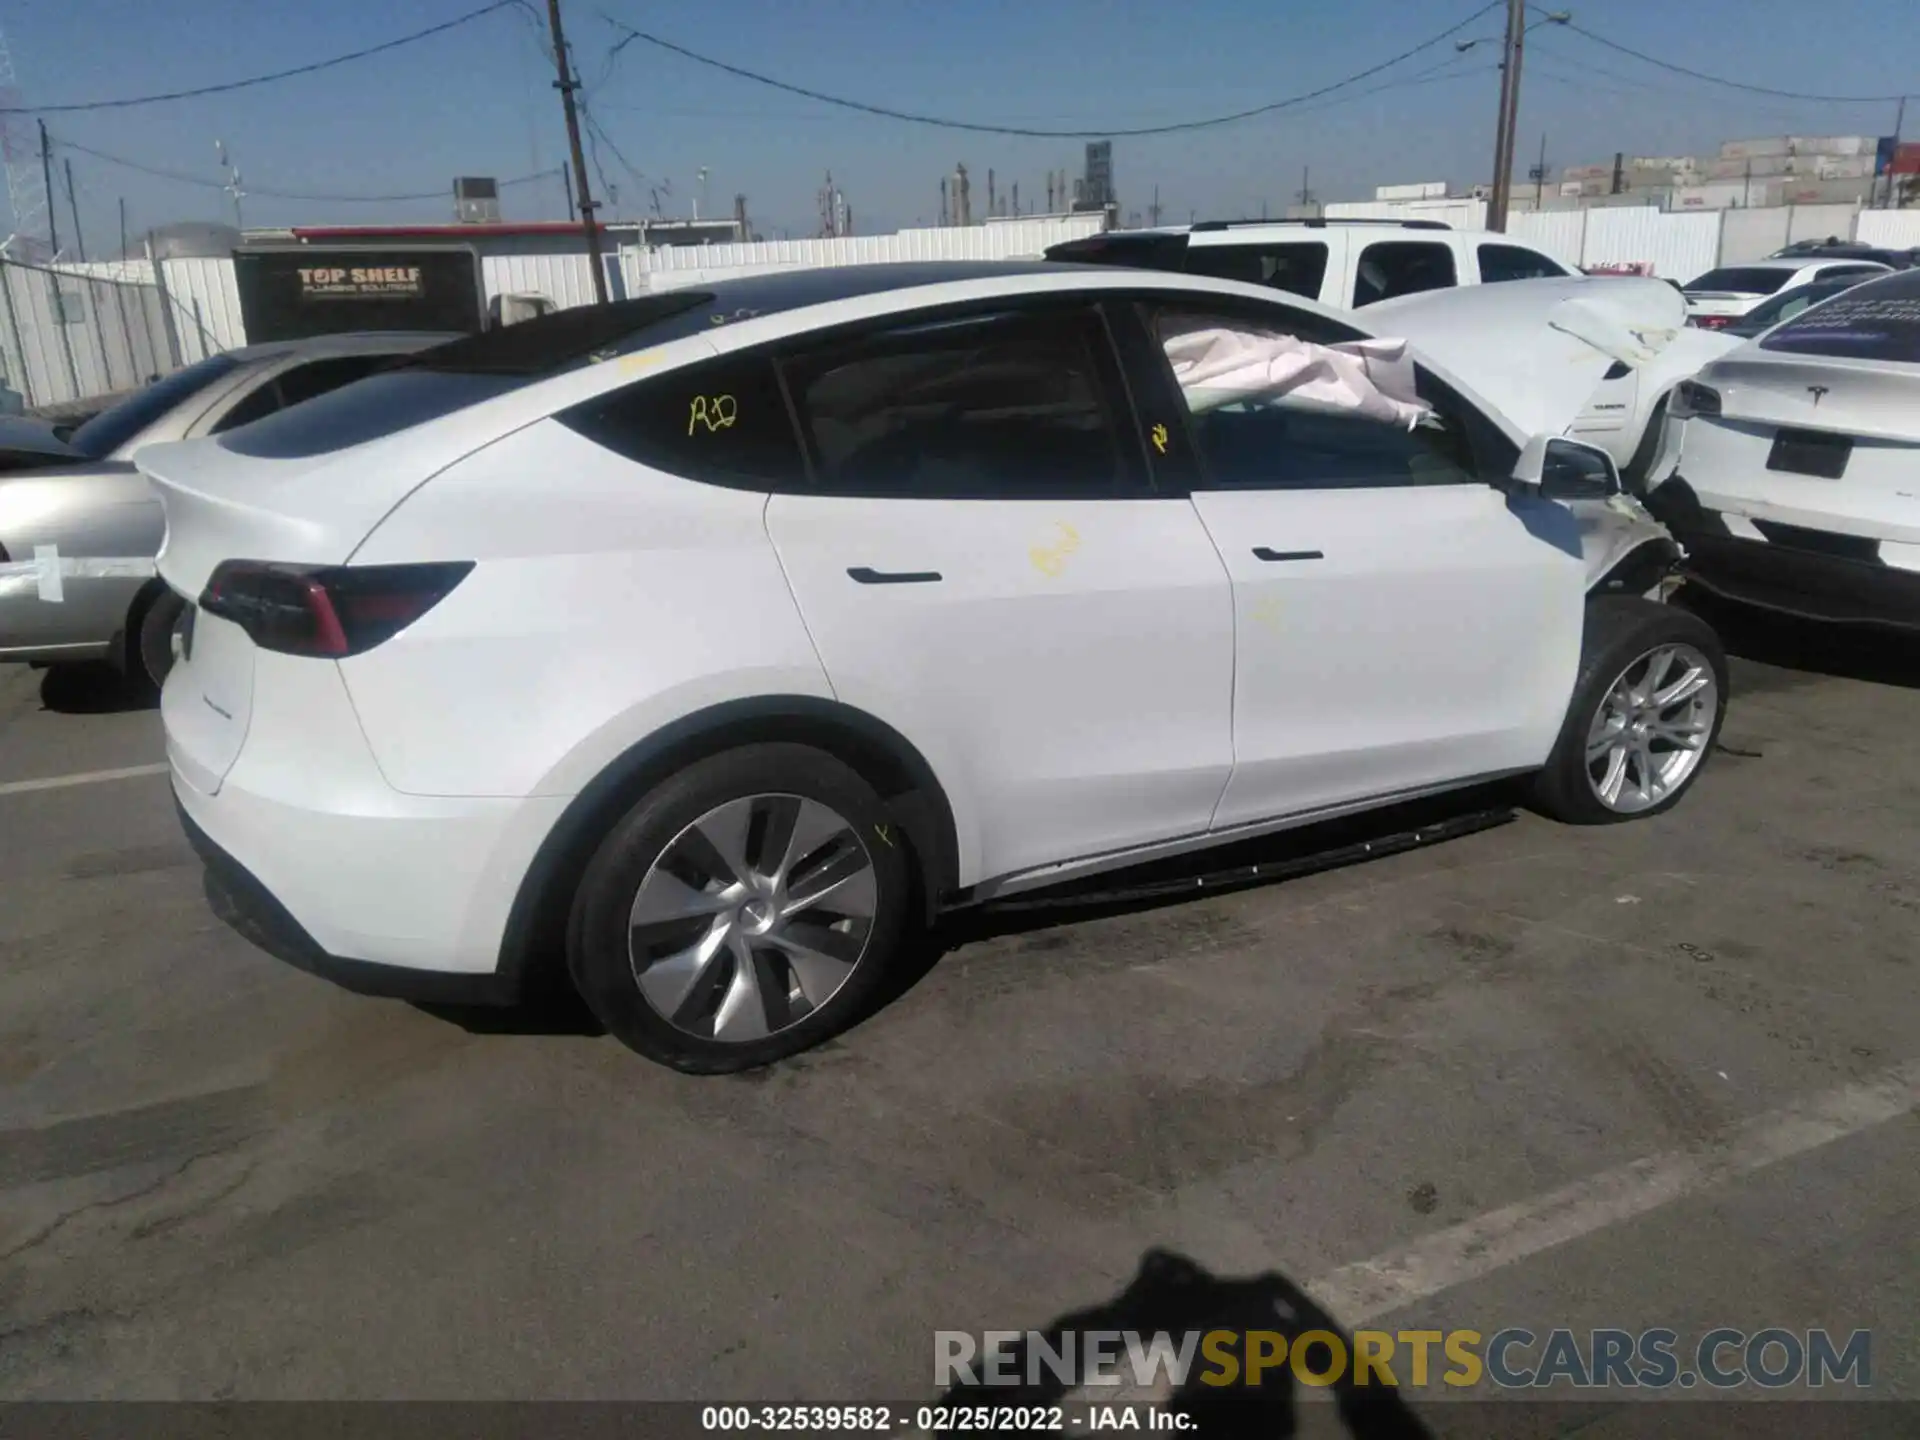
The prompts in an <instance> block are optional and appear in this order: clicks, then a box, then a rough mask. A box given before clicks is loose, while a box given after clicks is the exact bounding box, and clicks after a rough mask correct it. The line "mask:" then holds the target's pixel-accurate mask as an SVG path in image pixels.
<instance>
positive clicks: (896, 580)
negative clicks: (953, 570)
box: [847, 565, 940, 585]
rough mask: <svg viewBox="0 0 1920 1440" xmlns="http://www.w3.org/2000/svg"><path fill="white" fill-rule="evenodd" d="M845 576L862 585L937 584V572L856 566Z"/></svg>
mask: <svg viewBox="0 0 1920 1440" xmlns="http://www.w3.org/2000/svg"><path fill="white" fill-rule="evenodd" d="M847 574H848V575H850V576H852V577H853V578H854V579H855V580H857V581H859V582H860V583H861V584H862V585H933V584H936V583H938V581H939V579H940V572H939V571H938V570H870V569H868V568H867V567H866V566H865V565H856V566H854V567H853V568H852V569H851V570H849V571H847Z"/></svg>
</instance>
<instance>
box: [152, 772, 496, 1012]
mask: <svg viewBox="0 0 1920 1440" xmlns="http://www.w3.org/2000/svg"><path fill="white" fill-rule="evenodd" d="M174 809H175V810H176V812H177V813H178V814H179V816H180V828H181V829H182V830H184V831H186V834H187V841H188V843H189V844H191V845H192V846H193V848H194V851H195V853H197V854H198V855H199V856H200V860H201V863H202V864H204V865H205V866H206V872H207V886H206V888H207V901H208V904H209V905H211V906H212V908H213V913H214V915H215V917H216V918H217V919H219V920H220V921H221V922H222V923H223V924H225V925H226V926H228V927H229V928H230V929H232V930H233V931H235V932H236V933H237V934H239V935H240V936H241V937H242V938H243V939H245V940H246V941H248V942H249V943H250V944H252V945H253V946H255V947H256V948H258V949H260V950H264V951H265V952H266V953H267V954H269V955H271V956H273V957H274V959H276V960H281V961H284V962H285V963H286V964H288V965H291V966H293V967H294V968H295V969H298V970H304V971H306V972H307V973H308V974H309V975H317V976H319V977H320V978H321V979H323V980H330V981H332V982H333V983H334V984H336V985H338V986H340V987H341V988H342V989H343V990H351V991H353V992H354V993H355V994H358V995H377V996H382V997H385V998H387V999H393V1000H417V1001H422V1002H425V1003H428V1004H439V1005H496V1006H497V1005H511V1004H513V1003H514V1001H515V1000H517V999H518V998H519V983H518V981H519V977H518V976H515V975H510V974H506V973H503V972H500V971H495V972H493V973H492V974H467V973H461V972H457V971H446V970H415V969H411V968H409V967H407V966H404V965H383V964H380V963H378V962H376V961H371V960H355V959H351V958H349V957H347V956H344V955H334V954H332V953H330V952H329V951H327V950H326V949H324V948H323V947H322V946H321V944H320V942H319V941H318V940H315V939H314V938H313V936H312V935H311V934H309V933H308V932H307V930H306V928H305V927H304V926H303V925H301V923H300V922H299V921H298V920H296V919H294V917H293V914H292V912H291V911H289V910H288V909H287V907H286V906H284V905H282V904H281V903H280V902H279V901H278V900H277V899H275V898H274V895H273V892H272V891H270V890H268V889H267V887H266V886H265V885H263V884H261V883H260V881H259V880H258V878H256V877H255V876H254V874H253V872H252V871H250V870H248V869H247V867H246V866H244V865H242V864H241V863H240V862H239V861H238V860H236V859H234V858H233V856H231V855H229V854H228V853H227V852H226V851H225V850H222V849H221V848H220V847H219V846H218V845H216V844H215V843H214V841H213V838H212V837H211V836H209V835H208V834H207V832H206V831H205V830H203V829H201V828H200V826H199V825H198V824H196V823H195V822H194V819H193V817H192V816H191V815H189V814H188V813H187V809H186V806H185V805H183V804H181V803H180V799H179V796H178V794H177V793H176V795H175V797H174Z"/></svg>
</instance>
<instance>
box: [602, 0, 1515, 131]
mask: <svg viewBox="0 0 1920 1440" xmlns="http://www.w3.org/2000/svg"><path fill="white" fill-rule="evenodd" d="M1500 3H1501V0H1491V3H1489V4H1486V5H1482V6H1481V7H1480V8H1479V9H1478V10H1476V11H1474V12H1473V13H1472V14H1471V15H1469V16H1467V18H1466V19H1464V20H1462V21H1460V22H1459V23H1458V24H1456V25H1450V26H1448V27H1447V28H1446V29H1445V30H1442V31H1441V32H1440V33H1439V34H1438V35H1435V36H1433V37H1432V38H1431V39H1429V40H1423V41H1421V42H1420V43H1419V44H1418V45H1415V46H1414V47H1413V48H1412V49H1409V50H1403V51H1401V52H1400V53H1399V54H1398V55H1395V56H1394V57H1393V58H1392V59H1389V60H1382V61H1381V62H1380V63H1379V64H1377V65H1370V66H1368V67H1367V68H1366V69H1364V70H1360V71H1356V72H1355V73H1354V74H1352V75H1349V76H1347V77H1346V78H1344V79H1341V80H1335V81H1333V82H1332V83H1331V84H1328V85H1322V86H1321V87H1320V88H1319V89H1317V90H1309V91H1307V92H1305V93H1304V94H1300V95H1290V96H1288V97H1287V98H1286V99H1284V100H1274V101H1271V102H1269V103H1268V104H1265V105H1256V106H1254V107H1252V108H1251V109H1248V110H1236V111H1234V112H1233V113H1232V114H1229V115H1215V116H1211V117H1209V118H1207V119H1204V120H1183V121H1179V122H1178V123H1175V124H1171V125H1141V126H1134V127H1131V128H1111V129H1097V130H1095V129H1089V130H1041V129H1033V128H1029V127H1026V126H1019V125H988V124H984V123H981V122H977V121H971V120H952V119H948V118H945V117H943V116H938V115H920V114H916V113H914V112H913V111H909V110H894V109H891V108H890V107H888V106H885V105H873V104H869V103H868V102H866V101H864V100H852V99H848V98H847V97H846V96H843V95H829V94H826V93H825V92H823V91H819V90H810V89H808V88H807V87H806V86H804V85H794V84H790V83H788V82H787V81H785V80H776V79H774V78H773V77H772V76H770V75H762V74H760V73H758V72H757V71H753V70H747V69H744V68H742V67H741V66H738V65H730V64H728V63H727V62H726V61H724V60H716V59H714V58H713V57H712V56H710V55H702V54H700V53H699V52H697V51H694V50H689V49H687V48H686V46H684V45H676V44H675V43H674V42H673V41H671V40H664V39H662V38H661V37H660V36H658V35H653V34H649V33H648V32H647V31H645V30H636V29H634V28H633V27H632V26H631V25H628V24H626V23H625V22H624V21H620V20H616V19H614V18H613V17H612V16H611V15H606V14H605V12H602V15H603V18H605V19H606V21H607V23H608V24H610V25H612V26H613V27H614V28H615V29H617V30H623V31H625V32H626V35H625V38H623V39H622V40H620V41H619V43H617V44H616V45H614V46H613V48H612V49H611V50H609V51H608V53H607V73H608V74H611V73H612V67H613V62H614V60H615V58H616V57H618V56H619V54H620V52H621V51H622V50H624V49H626V47H627V46H628V45H630V44H632V43H633V42H634V41H636V40H639V41H643V42H644V43H646V44H648V45H652V46H654V47H655V48H657V49H660V50H665V51H668V52H669V53H671V54H674V55H678V56H680V57H682V58H683V59H686V60H691V61H693V62H694V63H695V64H697V65H705V66H707V67H708V68H709V69H713V70H719V71H723V72H724V73H726V74H728V75H733V76H736V77H738V78H739V79H742V80H751V81H753V82H754V83H755V84H756V85H765V86H768V87H770V88H772V89H774V90H783V91H785V92H786V93H787V94H789V95H799V96H802V97H803V98H805V99H808V100H817V101H819V102H821V103H822V104H825V105H837V106H839V107H840V108H841V109H843V110H857V111H859V112H860V113H862V114H865V115H877V116H879V117H880V118H882V119H886V120H904V121H907V122H908V123H910V124H915V125H932V126H935V127H937V128H939V129H942V130H966V131H971V132H973V133H975V134H982V135H1018V136H1022V137H1026V138H1029V139H1037V140H1100V139H1133V138H1138V137H1140V136H1145V135H1172V134H1176V133H1179V132H1182V131H1188V130H1206V129H1211V128H1213V127H1215V126H1220V125H1232V124H1234V123H1235V122H1237V121H1241V120H1250V119H1252V118H1253V117H1255V116H1256V115H1270V114H1272V113H1273V112H1275V111H1277V110H1289V109H1292V108H1293V107H1295V106H1298V105H1304V104H1305V103H1306V102H1307V101H1309V100H1318V99H1319V98H1320V97H1321V96H1323V95H1330V94H1332V93H1333V92H1334V91H1336V90H1344V89H1346V87H1347V86H1349V85H1354V84H1357V83H1358V82H1360V81H1362V80H1365V79H1368V78H1369V77H1371V76H1374V75H1378V74H1379V73H1380V72H1381V71H1383V70H1388V69H1391V68H1392V67H1393V66H1395V65H1398V64H1399V63H1400V62H1401V61H1403V60H1408V59H1411V58H1412V57H1413V56H1415V55H1418V54H1419V53H1420V52H1421V51H1423V50H1430V49H1432V48H1433V47H1434V46H1435V45H1438V44H1439V43H1440V42H1441V41H1443V40H1449V39H1452V38H1453V36H1455V35H1457V34H1459V33H1460V31H1462V30H1464V29H1466V28H1467V26H1469V25H1471V24H1473V22H1474V21H1476V20H1478V19H1479V18H1480V17H1481V16H1482V15H1485V14H1487V13H1488V12H1489V11H1491V10H1494V9H1497V8H1498V7H1499V5H1500Z"/></svg>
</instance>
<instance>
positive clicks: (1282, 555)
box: [1253, 545, 1327, 560]
mask: <svg viewBox="0 0 1920 1440" xmlns="http://www.w3.org/2000/svg"><path fill="white" fill-rule="evenodd" d="M1253 558H1254V559H1256V560H1324V559H1326V558H1327V557H1326V556H1324V555H1322V554H1321V553H1320V552H1319V551H1318V550H1269V549H1268V548H1267V547H1266V546H1264V545H1256V546H1254V547H1253Z"/></svg>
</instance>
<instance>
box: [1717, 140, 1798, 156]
mask: <svg viewBox="0 0 1920 1440" xmlns="http://www.w3.org/2000/svg"><path fill="white" fill-rule="evenodd" d="M1791 153H1792V147H1791V146H1790V145H1789V144H1788V143H1787V137H1786V136H1784V135H1773V136H1769V137H1767V138H1766V139H1764V140H1729V141H1727V142H1726V143H1725V144H1724V145H1722V146H1721V147H1720V158H1721V159H1722V160H1746V159H1749V158H1753V159H1757V158H1759V157H1760V156H1763V155H1789V154H1791Z"/></svg>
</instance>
